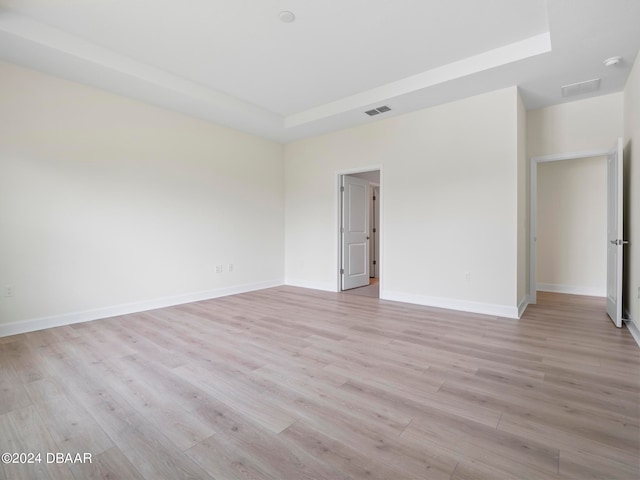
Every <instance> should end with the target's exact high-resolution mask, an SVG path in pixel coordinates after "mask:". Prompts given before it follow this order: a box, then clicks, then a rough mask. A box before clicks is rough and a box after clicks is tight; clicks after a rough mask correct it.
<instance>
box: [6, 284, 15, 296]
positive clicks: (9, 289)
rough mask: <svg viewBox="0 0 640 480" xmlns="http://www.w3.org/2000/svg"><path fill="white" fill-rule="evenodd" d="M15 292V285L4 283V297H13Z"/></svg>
mask: <svg viewBox="0 0 640 480" xmlns="http://www.w3.org/2000/svg"><path fill="white" fill-rule="evenodd" d="M15 293H16V287H14V286H13V285H5V287H4V296H5V297H13V296H14V295H15Z"/></svg>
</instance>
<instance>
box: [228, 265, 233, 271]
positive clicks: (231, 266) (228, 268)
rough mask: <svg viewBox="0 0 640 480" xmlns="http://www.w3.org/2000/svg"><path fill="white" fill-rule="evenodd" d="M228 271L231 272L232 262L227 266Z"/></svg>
mask: <svg viewBox="0 0 640 480" xmlns="http://www.w3.org/2000/svg"><path fill="white" fill-rule="evenodd" d="M228 270H229V272H233V263H230V264H229V268H228Z"/></svg>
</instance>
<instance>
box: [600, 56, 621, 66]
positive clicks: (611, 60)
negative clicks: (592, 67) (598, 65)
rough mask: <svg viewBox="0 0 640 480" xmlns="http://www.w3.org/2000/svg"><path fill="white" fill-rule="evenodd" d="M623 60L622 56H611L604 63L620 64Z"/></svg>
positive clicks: (607, 64)
mask: <svg viewBox="0 0 640 480" xmlns="http://www.w3.org/2000/svg"><path fill="white" fill-rule="evenodd" d="M621 60H622V57H610V58H607V59H606V60H605V61H604V62H602V63H604V66H605V67H613V66H614V65H617V64H619V63H620V61H621Z"/></svg>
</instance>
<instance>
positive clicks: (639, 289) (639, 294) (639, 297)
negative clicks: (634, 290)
mask: <svg viewBox="0 0 640 480" xmlns="http://www.w3.org/2000/svg"><path fill="white" fill-rule="evenodd" d="M638 299H640V287H638Z"/></svg>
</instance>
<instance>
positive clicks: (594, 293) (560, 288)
mask: <svg viewBox="0 0 640 480" xmlns="http://www.w3.org/2000/svg"><path fill="white" fill-rule="evenodd" d="M536 289H537V290H538V291H539V292H553V293H567V294H569V295H587V296H589V297H606V296H607V290H606V288H600V287H580V286H576V285H557V284H554V283H537V284H536Z"/></svg>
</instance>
